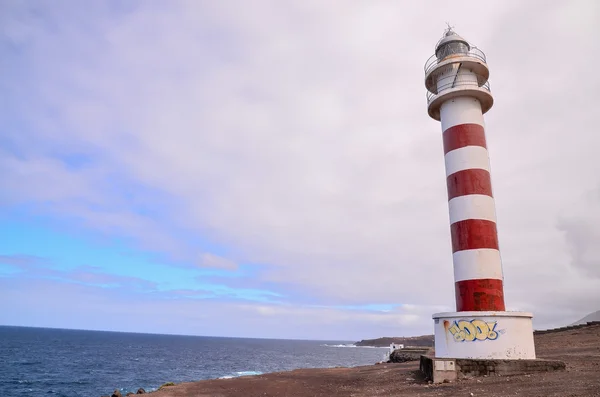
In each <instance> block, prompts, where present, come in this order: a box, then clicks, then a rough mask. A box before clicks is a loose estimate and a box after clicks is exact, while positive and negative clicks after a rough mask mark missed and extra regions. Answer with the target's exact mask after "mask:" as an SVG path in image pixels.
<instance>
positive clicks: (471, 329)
mask: <svg viewBox="0 0 600 397" xmlns="http://www.w3.org/2000/svg"><path fill="white" fill-rule="evenodd" d="M444 325H446V324H444ZM496 325H497V323H496V321H492V322H488V323H486V322H485V321H483V320H470V321H469V320H460V321H454V323H453V324H452V325H451V326H450V327H449V328H446V329H447V330H448V331H449V332H450V333H451V334H452V336H453V337H454V340H455V341H457V342H471V341H477V340H486V339H487V340H496V339H497V338H498V332H497V331H496V330H495V328H496Z"/></svg>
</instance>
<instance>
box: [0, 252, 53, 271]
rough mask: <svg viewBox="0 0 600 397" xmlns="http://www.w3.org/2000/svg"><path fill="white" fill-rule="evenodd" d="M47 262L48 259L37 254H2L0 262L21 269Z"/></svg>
mask: <svg viewBox="0 0 600 397" xmlns="http://www.w3.org/2000/svg"><path fill="white" fill-rule="evenodd" d="M47 262H48V261H47V259H45V258H41V257H39V256H35V255H0V263H2V264H4V265H10V266H14V267H17V268H20V269H31V268H33V267H37V266H40V265H43V264H46V263H47Z"/></svg>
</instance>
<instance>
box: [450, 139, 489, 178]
mask: <svg viewBox="0 0 600 397" xmlns="http://www.w3.org/2000/svg"><path fill="white" fill-rule="evenodd" d="M444 158H445V159H446V176H449V175H452V174H454V173H455V172H458V171H462V170H469V169H472V168H480V169H482V170H486V171H488V172H489V171H490V158H489V156H488V151H487V149H486V148H484V147H481V146H465V147H461V148H459V149H454V150H451V151H449V152H448V153H446V155H445V156H444Z"/></svg>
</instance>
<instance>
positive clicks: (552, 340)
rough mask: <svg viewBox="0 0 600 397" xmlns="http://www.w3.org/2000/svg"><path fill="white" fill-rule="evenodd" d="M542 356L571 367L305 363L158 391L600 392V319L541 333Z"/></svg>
mask: <svg viewBox="0 0 600 397" xmlns="http://www.w3.org/2000/svg"><path fill="white" fill-rule="evenodd" d="M535 340H536V351H537V355H538V357H540V358H548V359H557V360H562V361H564V362H566V364H567V369H566V371H559V372H548V373H542V374H534V375H519V376H510V377H485V378H477V379H468V380H461V381H458V382H455V383H447V384H440V385H432V384H428V383H427V381H425V380H424V379H423V377H422V375H420V373H419V371H418V365H419V364H418V362H407V363H402V364H380V365H371V366H366V367H357V368H334V369H302V370H296V371H290V372H280V373H273V374H266V375H260V376H251V377H242V378H234V379H219V380H208V381H200V382H191V383H182V384H179V385H176V386H171V387H166V388H164V389H163V390H160V391H157V392H155V393H152V394H151V395H152V397H191V396H194V397H233V396H236V397H238V396H244V397H259V396H260V397H269V396H272V397H275V396H290V397H300V396H303V397H304V396H328V397H335V396H353V397H374V396H446V395H448V396H485V397H500V396H502V397H504V396H527V397H532V396H557V397H558V396H560V397H567V396H582V397H587V396H600V325H594V326H589V327H585V328H580V329H575V330H567V331H563V332H558V333H549V334H543V335H536V337H535Z"/></svg>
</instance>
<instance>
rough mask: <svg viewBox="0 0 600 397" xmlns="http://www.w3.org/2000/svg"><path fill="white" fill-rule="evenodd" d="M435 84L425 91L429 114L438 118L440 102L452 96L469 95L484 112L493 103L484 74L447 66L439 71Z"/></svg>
mask: <svg viewBox="0 0 600 397" xmlns="http://www.w3.org/2000/svg"><path fill="white" fill-rule="evenodd" d="M435 83H436V85H435V86H434V87H432V88H433V90H432V91H433V92H432V91H427V111H428V113H429V116H431V117H432V118H433V119H435V120H438V121H439V120H440V107H441V106H442V103H444V102H445V101H447V100H450V99H452V98H456V97H460V96H469V97H473V98H475V99H477V100H478V101H479V103H480V104H481V111H482V113H484V114H485V113H486V112H487V111H488V110H490V108H491V107H492V105H493V104H494V98H493V97H492V94H491V91H490V83H489V82H488V81H487V79H486V78H485V77H484V76H481V75H479V74H476V73H473V72H471V71H464V72H461V70H460V69H459V67H455V68H453V67H452V66H449V67H448V68H447V69H446V70H445V71H444V72H441V71H440V74H438V76H437V78H436V79H435Z"/></svg>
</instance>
